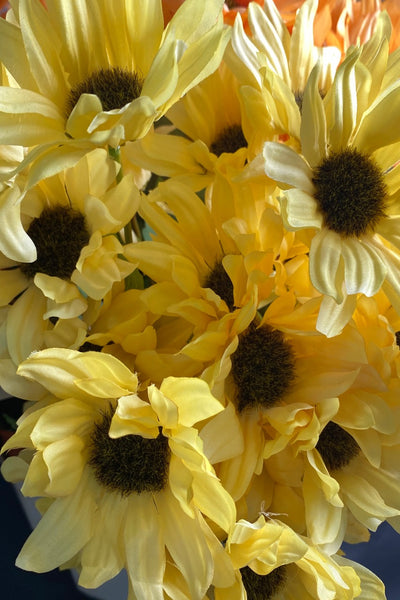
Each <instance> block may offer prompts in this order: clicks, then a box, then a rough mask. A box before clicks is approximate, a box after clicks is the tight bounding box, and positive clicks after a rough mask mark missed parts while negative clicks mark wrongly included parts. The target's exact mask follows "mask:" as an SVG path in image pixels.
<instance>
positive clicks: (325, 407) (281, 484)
mask: <svg viewBox="0 0 400 600" xmlns="http://www.w3.org/2000/svg"><path fill="white" fill-rule="evenodd" d="M371 303H372V300H371V299H368V298H367V299H365V302H362V303H361V305H362V307H363V310H361V307H358V309H357V311H356V317H357V322H358V324H359V327H360V331H357V330H356V329H355V328H354V326H353V325H351V326H350V325H349V326H347V327H346V328H345V329H344V331H343V333H342V334H340V335H338V336H335V337H334V338H326V337H325V336H319V337H315V338H314V342H313V345H312V350H311V347H309V349H308V350H307V347H308V343H307V340H306V339H305V338H304V341H302V340H301V339H299V340H298V341H297V344H296V346H294V347H295V350H296V352H297V353H298V355H299V356H302V358H301V359H300V362H299V367H300V369H299V370H298V372H299V374H301V373H302V370H301V366H302V364H303V365H306V364H307V357H311V356H312V355H311V353H310V350H311V351H312V353H315V355H316V356H317V357H318V359H316V360H315V366H314V368H312V367H311V368H310V370H309V372H308V376H309V377H310V379H311V381H312V383H311V385H312V386H314V385H315V387H316V393H315V392H312V393H310V392H309V393H308V400H307V396H306V395H305V396H304V397H303V399H301V398H302V397H301V390H300V394H298V395H297V397H296V394H293V395H292V397H290V394H288V395H286V396H285V397H284V398H283V401H282V403H281V405H280V406H275V407H272V408H271V409H270V410H269V411H268V412H267V413H266V415H265V418H264V425H263V427H264V431H265V434H266V438H267V440H266V442H265V446H264V458H265V459H266V460H265V463H264V467H265V469H266V473H264V474H263V475H264V477H265V478H266V482H265V485H264V486H263V487H262V486H261V485H260V482H258V483H256V485H255V486H254V487H255V489H254V490H253V491H250V492H249V495H250V502H251V503H253V505H254V502H255V499H256V498H257V497H258V494H259V493H260V492H261V493H262V494H264V498H262V497H261V498H258V502H261V500H263V499H264V500H265V501H266V502H267V506H268V510H271V511H276V510H279V511H282V512H286V513H288V517H287V522H288V523H289V524H290V525H292V526H295V527H296V529H297V530H300V532H303V531H305V530H307V535H309V537H310V538H311V539H312V540H313V542H314V543H315V544H318V545H322V546H323V547H324V549H326V550H328V551H329V552H336V551H337V549H338V548H339V547H340V545H341V543H342V541H343V539H345V540H346V541H349V542H359V541H366V540H367V539H368V537H369V532H368V530H372V531H375V530H376V528H377V527H378V525H379V524H380V523H381V522H382V521H384V520H388V522H389V523H390V524H391V525H393V527H394V528H395V529H396V530H398V529H399V523H400V519H399V509H400V503H399V500H398V498H399V493H400V487H399V479H398V477H399V469H398V467H397V452H398V443H399V432H400V421H399V403H398V391H399V384H398V374H397V373H398V371H397V366H398V360H399V349H398V347H397V345H396V343H395V334H394V332H393V331H390V327H388V325H387V323H385V320H384V319H382V318H381V317H380V318H375V317H376V316H377V315H376V310H375V311H374V309H373V307H371ZM289 339H290V338H289ZM332 357H336V358H335V360H332ZM328 363H332V366H329V367H327V366H326V365H327V364H328ZM321 367H322V371H321ZM335 371H336V374H335ZM323 378H326V382H327V383H328V381H329V380H330V379H331V380H332V379H337V381H340V380H341V381H342V382H343V384H344V385H343V388H342V390H340V389H339V388H336V390H334V388H333V385H332V388H331V389H332V391H333V392H334V394H331V397H330V398H329V397H326V398H325V399H323V398H322V397H321V396H320V394H321V390H320V388H321V387H323V386H324V385H326V384H324V382H323ZM346 380H347V381H346ZM293 391H294V390H293ZM335 396H336V397H335ZM299 400H300V402H299ZM263 475H260V480H261V477H263ZM257 486H258V489H257ZM265 490H269V491H268V493H267V494H266V493H265ZM267 499H268V500H267ZM291 505H292V506H293V507H295V508H294V510H293V511H292V509H291ZM302 514H303V517H302V516H301V515H302ZM304 517H305V519H304ZM282 520H284V521H286V518H285V517H283V518H282ZM304 521H305V522H304Z"/></svg>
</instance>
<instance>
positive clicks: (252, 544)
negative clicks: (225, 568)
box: [215, 514, 385, 600]
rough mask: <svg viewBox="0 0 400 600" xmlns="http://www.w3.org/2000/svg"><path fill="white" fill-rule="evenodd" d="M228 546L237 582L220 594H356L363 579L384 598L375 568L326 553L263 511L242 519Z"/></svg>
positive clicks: (284, 597) (219, 599)
mask: <svg viewBox="0 0 400 600" xmlns="http://www.w3.org/2000/svg"><path fill="white" fill-rule="evenodd" d="M266 516H267V517H268V515H266ZM226 549H227V553H228V554H229V556H230V558H231V560H232V565H233V567H234V569H235V572H236V582H235V584H234V585H233V586H231V587H229V588H226V589H224V588H222V587H219V588H216V590H215V599H216V600H228V599H229V600H236V599H237V600H241V599H242V598H247V599H248V600H256V599H257V598H272V597H273V598H276V599H277V600H278V599H279V600H290V599H291V598H296V599H303V598H304V600H305V599H307V600H308V599H310V600H311V598H312V599H315V600H325V599H327V598H332V600H333V598H336V599H337V600H352V599H353V598H355V597H357V596H359V595H360V592H361V590H362V586H363V584H364V583H365V586H366V587H367V586H368V589H369V591H374V592H375V593H376V595H374V596H373V597H374V598H377V599H378V598H381V599H382V600H384V598H385V595H384V586H383V584H382V583H381V582H380V581H379V579H378V578H377V577H376V576H374V575H373V574H372V573H370V572H369V571H367V570H362V569H361V570H360V575H361V577H360V576H359V574H358V573H357V572H356V569H355V568H353V567H355V565H354V563H350V561H347V562H346V561H343V560H341V559H340V558H339V557H334V556H327V555H325V554H323V553H322V552H321V551H320V550H319V549H318V548H317V547H316V546H312V545H311V544H310V542H309V540H307V538H304V537H301V536H299V535H297V534H296V533H295V532H294V531H293V530H292V529H290V527H288V526H287V525H285V524H284V523H281V522H280V521H276V520H271V519H269V518H268V520H267V519H266V518H265V516H264V515H263V514H261V515H260V517H259V518H258V519H257V521H256V522H254V523H250V522H248V521H245V520H240V521H239V522H238V523H237V524H236V526H235V528H234V530H233V532H232V533H231V535H230V536H229V537H228V540H227V543H226ZM337 559H339V560H337ZM360 579H361V582H360ZM360 583H361V588H360ZM371 597H372V596H371Z"/></svg>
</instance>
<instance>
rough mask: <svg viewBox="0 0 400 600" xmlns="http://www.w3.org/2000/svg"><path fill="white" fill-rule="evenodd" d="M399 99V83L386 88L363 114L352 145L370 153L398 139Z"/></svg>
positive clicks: (399, 122) (399, 121) (399, 123)
mask: <svg viewBox="0 0 400 600" xmlns="http://www.w3.org/2000/svg"><path fill="white" fill-rule="evenodd" d="M399 99H400V83H399V81H396V82H395V83H394V84H392V85H391V86H389V87H388V88H386V89H385V90H384V91H383V92H382V93H381V94H380V95H379V96H378V97H377V98H376V100H375V101H374V102H373V103H372V104H371V106H370V107H369V108H368V110H366V111H365V113H364V114H363V117H362V120H361V124H360V127H359V129H358V131H357V134H356V136H355V138H354V140H353V145H354V146H355V147H356V148H357V149H358V150H360V151H362V152H366V153H368V154H370V153H371V152H373V151H374V150H377V149H378V148H381V147H382V146H387V145H389V144H393V143H394V142H397V141H398V140H399V133H398V132H399V126H400V115H399V111H397V110H396V107H397V106H398V103H399Z"/></svg>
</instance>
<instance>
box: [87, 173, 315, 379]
mask: <svg viewBox="0 0 400 600" xmlns="http://www.w3.org/2000/svg"><path fill="white" fill-rule="evenodd" d="M222 179H223V178H222ZM261 187H262V188H263V186H261ZM259 191H260V190H259V188H258V186H254V185H253V184H243V185H240V186H239V185H236V184H235V185H234V186H230V185H229V182H228V181H227V180H226V179H223V183H221V185H220V184H219V183H218V185H216V184H214V185H213V191H212V197H210V199H209V200H208V199H207V203H206V205H205V204H204V203H203V202H202V200H201V199H200V198H199V197H198V196H197V195H196V194H195V193H194V192H193V191H192V190H191V189H190V188H188V187H187V186H185V185H184V184H182V183H180V182H177V181H174V180H169V181H167V182H164V183H162V184H160V185H159V186H158V187H157V189H156V190H153V191H152V192H151V193H150V194H149V195H148V196H147V197H146V198H142V202H141V205H140V209H139V210H140V215H141V216H142V217H143V218H144V220H145V221H146V223H148V224H149V225H150V226H151V228H152V230H153V231H154V234H153V239H152V240H149V241H144V242H139V243H136V244H132V245H130V246H129V247H127V248H126V256H127V258H128V259H129V260H131V261H132V262H133V263H134V264H135V266H137V267H138V268H139V269H140V270H141V271H143V273H144V274H145V275H146V276H147V277H149V278H150V280H151V281H152V285H151V286H150V287H149V288H148V289H145V290H143V291H142V292H140V293H136V292H134V291H133V290H129V291H128V292H125V293H124V294H121V295H117V296H116V297H115V298H114V300H113V302H112V303H111V304H110V305H109V306H107V307H106V308H105V310H104V311H102V314H101V316H100V317H99V320H98V321H97V322H96V323H95V324H94V326H93V329H92V333H91V336H90V338H89V340H90V341H92V342H94V343H100V344H101V345H102V346H104V345H105V344H108V343H109V342H114V343H118V344H121V345H122V346H123V348H124V349H125V350H126V351H127V352H128V353H129V352H133V353H134V354H135V356H136V358H135V362H136V368H137V369H138V370H139V372H140V373H141V377H142V379H146V378H147V377H149V378H150V379H151V380H152V381H158V380H159V379H158V378H159V377H160V374H161V373H163V374H164V376H166V371H165V370H164V369H166V368H167V369H168V368H173V371H172V372H173V374H174V375H178V374H180V375H183V374H185V375H199V374H200V373H201V372H202V371H203V369H204V368H205V367H208V366H210V365H212V364H214V363H215V361H217V362H218V361H219V360H220V359H221V357H222V355H223V354H224V353H225V352H226V351H227V348H228V346H230V344H231V343H233V344H236V343H237V335H238V334H239V333H240V332H241V331H243V330H244V329H246V328H247V327H248V326H249V325H250V324H251V322H252V321H253V319H254V317H255V315H256V310H257V307H260V308H261V307H264V306H265V305H266V304H267V303H268V302H269V301H270V299H271V296H273V295H274V293H277V291H278V292H279V293H284V292H286V286H287V287H289V288H290V287H291V286H292V287H296V289H297V284H298V282H299V280H300V279H301V277H300V276H299V277H297V276H296V273H293V274H292V273H290V274H289V273H288V272H287V271H286V266H287V265H291V263H292V260H293V261H294V260H296V258H297V253H299V252H303V253H304V246H302V245H301V244H299V243H298V242H297V241H296V239H295V237H294V236H293V234H292V233H290V234H289V235H288V236H286V235H285V234H284V231H283V228H282V222H281V220H280V217H279V215H277V214H276V212H275V211H274V208H273V207H271V206H269V205H268V203H267V202H266V198H265V194H263V195H260V196H259V195H258V194H259ZM263 191H264V190H263ZM274 260H275V261H276V266H277V268H276V272H275V270H274ZM299 270H300V271H301V269H299ZM303 286H304V287H306V285H305V284H303ZM304 287H303V289H304ZM281 288H282V289H281ZM299 289H301V287H300V288H299ZM132 301H133V302H134V303H135V304H134V306H135V307H137V309H136V310H135V311H134V313H132V311H131V309H130V306H131V302H132ZM113 306H114V307H115V308H113ZM140 327H143V335H142V334H141V332H140V331H139V329H140ZM106 350H107V351H109V350H110V347H109V346H107V349H106ZM121 358H122V360H125V359H124V358H123V357H122V356H121ZM126 359H127V360H129V357H128V356H127V357H126ZM160 362H164V366H163V367H162V368H161V364H160ZM174 363H175V366H173V365H174ZM190 365H191V367H190ZM179 368H184V369H188V370H185V371H183V372H182V373H179ZM190 368H191V369H192V370H190ZM176 369H178V371H177V370H176ZM196 369H197V371H196ZM207 381H208V383H209V384H210V385H211V386H212V383H211V381H210V380H209V379H207Z"/></svg>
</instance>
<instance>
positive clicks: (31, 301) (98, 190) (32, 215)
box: [0, 148, 139, 398]
mask: <svg viewBox="0 0 400 600" xmlns="http://www.w3.org/2000/svg"><path fill="white" fill-rule="evenodd" d="M117 172H118V165H117V163H115V162H114V161H113V160H111V159H110V158H109V157H108V155H107V152H106V150H103V149H100V148H98V149H95V150H93V151H92V152H90V153H88V154H87V155H86V156H84V157H83V158H82V159H81V160H80V161H79V162H78V163H77V164H76V165H75V166H74V167H72V168H70V169H68V170H66V171H65V172H62V173H60V174H58V175H54V176H53V177H49V178H47V179H43V180H41V181H40V182H39V183H37V184H36V185H34V186H33V187H32V188H31V189H30V190H29V191H28V192H27V193H26V194H23V193H22V192H21V190H20V188H21V187H23V186H24V179H25V175H22V174H21V175H20V177H19V178H18V179H17V180H16V181H15V182H14V183H13V184H12V185H11V186H10V187H5V188H4V190H3V191H2V193H1V195H0V198H1V207H0V215H1V219H2V221H1V225H0V229H1V236H0V289H1V291H0V306H4V307H5V306H6V305H8V308H7V317H6V319H5V324H4V341H5V350H4V352H3V356H2V359H3V360H5V361H6V362H2V367H1V369H0V370H1V376H0V378H1V385H2V386H3V387H4V388H5V389H10V386H11V385H13V386H14V385H18V379H19V378H18V377H14V375H15V370H16V367H17V366H18V364H19V362H20V361H21V360H24V359H25V358H27V356H29V354H30V353H31V352H32V351H34V350H40V349H42V348H45V347H49V346H58V345H61V346H62V347H74V348H77V347H79V346H80V344H81V343H82V341H83V337H84V336H85V331H86V326H87V324H85V322H84V321H83V320H82V319H81V317H82V315H83V314H84V313H85V312H86V310H87V308H88V301H90V300H92V301H96V302H99V301H101V300H102V299H103V298H104V296H105V295H106V294H107V292H108V291H109V290H110V289H111V287H112V285H113V284H114V282H119V281H121V280H123V279H124V278H125V277H126V276H127V275H129V274H130V273H131V272H132V270H133V269H134V265H132V264H130V263H128V262H127V260H124V259H123V253H124V249H123V245H122V244H121V243H120V241H119V240H118V238H117V235H118V234H119V232H120V230H121V229H122V228H123V227H124V226H125V225H126V224H127V223H129V221H130V219H131V218H132V216H133V215H134V214H135V212H136V208H137V206H138V203H139V191H138V190H137V188H136V186H135V184H134V182H133V178H132V176H131V175H127V176H126V177H123V178H122V180H121V181H120V183H119V184H116V174H117ZM121 241H122V240H121ZM55 319H56V320H57V319H58V322H57V323H56V324H54V320H55ZM52 321H53V322H52ZM68 327H70V330H69V331H68ZM24 387H26V385H24V384H22V382H21V390H22V388H24ZM22 393H23V397H24V398H25V397H26V393H25V392H22ZM17 395H19V394H17Z"/></svg>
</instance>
